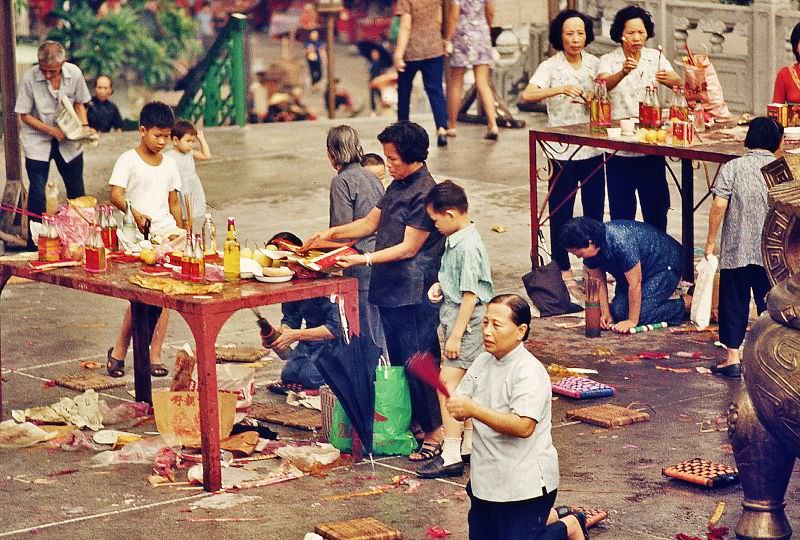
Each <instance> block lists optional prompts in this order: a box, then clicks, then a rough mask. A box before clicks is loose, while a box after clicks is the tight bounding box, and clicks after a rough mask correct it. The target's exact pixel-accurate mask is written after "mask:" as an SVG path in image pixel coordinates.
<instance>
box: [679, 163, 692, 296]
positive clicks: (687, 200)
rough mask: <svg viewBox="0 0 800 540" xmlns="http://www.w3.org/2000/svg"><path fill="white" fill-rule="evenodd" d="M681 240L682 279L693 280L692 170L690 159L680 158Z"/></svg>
mask: <svg viewBox="0 0 800 540" xmlns="http://www.w3.org/2000/svg"><path fill="white" fill-rule="evenodd" d="M681 221H682V225H683V226H682V227H681V231H682V232H681V240H682V243H683V251H684V253H685V254H686V258H685V260H684V264H683V279H684V280H686V281H692V282H693V281H694V170H692V160H691V159H682V160H681Z"/></svg>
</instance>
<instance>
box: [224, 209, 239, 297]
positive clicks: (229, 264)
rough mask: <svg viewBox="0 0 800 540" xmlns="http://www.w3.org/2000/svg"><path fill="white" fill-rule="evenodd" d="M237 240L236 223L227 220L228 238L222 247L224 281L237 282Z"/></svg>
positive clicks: (229, 219)
mask: <svg viewBox="0 0 800 540" xmlns="http://www.w3.org/2000/svg"><path fill="white" fill-rule="evenodd" d="M240 248H241V247H240V246H239V240H237V239H236V221H235V220H234V219H233V218H232V217H229V218H228V236H227V238H226V239H225V244H224V246H223V251H224V253H223V265H224V267H225V281H239V277H240V275H241V267H240V261H239V252H240Z"/></svg>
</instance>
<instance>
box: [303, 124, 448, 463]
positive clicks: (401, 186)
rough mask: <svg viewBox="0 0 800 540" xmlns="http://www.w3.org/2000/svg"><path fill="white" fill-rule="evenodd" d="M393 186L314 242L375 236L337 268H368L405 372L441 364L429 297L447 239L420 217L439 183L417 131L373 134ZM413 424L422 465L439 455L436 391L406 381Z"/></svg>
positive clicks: (393, 351) (373, 297)
mask: <svg viewBox="0 0 800 540" xmlns="http://www.w3.org/2000/svg"><path fill="white" fill-rule="evenodd" d="M378 141H380V143H381V144H382V145H383V153H384V154H385V155H386V161H387V164H388V166H389V173H390V174H391V175H392V178H393V179H394V181H393V182H392V183H391V184H390V185H389V188H388V189H387V190H386V194H385V195H384V196H383V198H382V199H381V200H380V202H379V203H378V204H377V205H376V206H375V208H373V209H372V210H371V211H370V212H369V213H368V214H367V215H366V216H364V217H363V218H361V219H357V220H356V221H354V222H352V223H348V224H346V225H339V226H338V227H331V228H330V229H326V230H324V231H322V232H319V233H317V234H315V235H314V236H312V237H311V238H310V239H309V241H312V240H314V239H316V238H319V239H323V240H337V239H341V238H364V237H367V236H371V235H373V234H374V235H375V251H374V252H368V251H366V252H364V253H359V254H357V255H349V256H346V257H340V258H339V260H338V263H337V264H338V265H339V266H341V267H342V268H351V267H354V266H364V265H365V266H367V267H369V266H372V267H373V268H372V277H371V278H370V284H369V300H370V302H372V303H373V304H376V305H377V306H378V310H379V311H380V314H381V322H382V323H383V332H384V335H385V336H386V348H387V349H388V351H389V361H390V362H391V363H392V364H393V365H395V366H405V365H406V362H407V361H408V360H409V359H410V358H411V356H412V355H413V354H414V353H417V352H423V353H430V354H431V355H433V357H434V358H436V359H439V358H440V357H441V350H440V348H439V336H438V335H437V329H438V326H439V312H438V308H437V307H435V306H434V305H432V304H431V303H430V302H429V301H428V299H427V295H426V293H427V291H428V289H429V288H430V286H431V285H433V283H434V282H436V281H437V280H438V273H439V264H440V262H441V258H442V252H443V251H444V239H443V237H442V235H441V234H439V232H438V231H437V230H436V227H435V226H434V224H433V221H432V220H431V218H430V217H429V216H428V214H427V212H425V200H426V198H427V196H428V193H429V192H430V190H431V188H432V187H433V186H434V185H435V184H436V182H434V180H433V177H432V176H431V173H430V172H429V171H428V167H427V165H426V164H425V160H426V159H427V157H428V146H429V144H430V142H429V139H428V134H427V133H426V132H425V129H424V128H423V127H422V126H420V125H419V124H415V123H413V122H398V123H396V124H392V125H390V126H388V127H387V128H386V129H384V130H383V131H382V132H381V133H380V134H379V135H378ZM408 383H409V387H410V390H411V409H412V416H413V418H414V420H415V421H416V422H417V423H418V424H419V426H420V428H421V429H422V431H424V432H425V437H424V442H423V444H422V447H421V448H420V449H419V451H418V452H416V453H414V454H412V455H411V456H409V459H410V460H411V461H426V460H429V459H433V458H435V457H437V456H439V455H440V454H441V453H442V433H441V429H440V428H441V427H442V415H441V412H440V410H439V400H438V397H437V396H436V391H435V390H433V389H432V388H430V387H428V386H426V385H424V384H422V383H420V382H419V381H417V380H416V379H415V378H414V377H409V381H408Z"/></svg>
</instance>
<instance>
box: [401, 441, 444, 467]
mask: <svg viewBox="0 0 800 540" xmlns="http://www.w3.org/2000/svg"><path fill="white" fill-rule="evenodd" d="M415 453H416V454H417V455H418V456H420V457H418V458H412V457H411V456H408V461H410V462H412V463H419V462H421V461H428V460H430V459H433V458H435V457H438V456H441V455H442V443H435V442H424V443H422V446H420V447H419V450H417V451H416V452H415Z"/></svg>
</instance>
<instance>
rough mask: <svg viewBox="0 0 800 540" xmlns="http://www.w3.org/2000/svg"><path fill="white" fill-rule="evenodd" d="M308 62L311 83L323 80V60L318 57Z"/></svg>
mask: <svg viewBox="0 0 800 540" xmlns="http://www.w3.org/2000/svg"><path fill="white" fill-rule="evenodd" d="M307 62H308V72H309V74H310V75H311V84H317V83H318V82H319V81H321V80H322V61H321V60H319V59H317V60H307Z"/></svg>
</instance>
